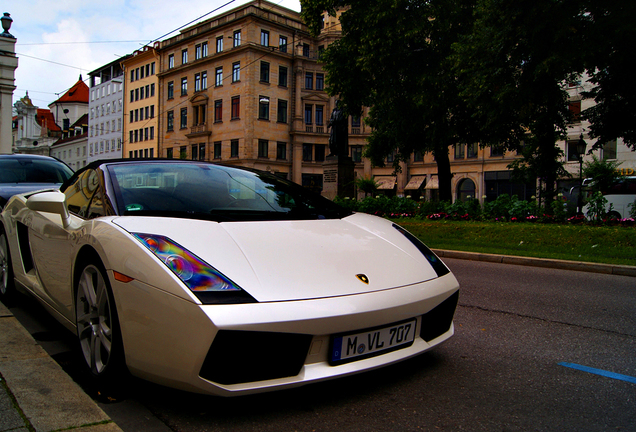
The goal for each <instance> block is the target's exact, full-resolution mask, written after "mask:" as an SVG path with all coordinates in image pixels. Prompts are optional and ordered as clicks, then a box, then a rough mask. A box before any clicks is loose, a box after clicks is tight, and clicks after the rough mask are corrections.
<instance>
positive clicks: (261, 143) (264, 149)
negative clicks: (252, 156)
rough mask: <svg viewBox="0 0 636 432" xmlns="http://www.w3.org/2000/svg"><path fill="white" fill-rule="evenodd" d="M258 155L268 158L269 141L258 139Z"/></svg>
mask: <svg viewBox="0 0 636 432" xmlns="http://www.w3.org/2000/svg"><path fill="white" fill-rule="evenodd" d="M258 157H259V158H264V159H267V158H268V157H269V141H267V140H262V139H259V140H258Z"/></svg>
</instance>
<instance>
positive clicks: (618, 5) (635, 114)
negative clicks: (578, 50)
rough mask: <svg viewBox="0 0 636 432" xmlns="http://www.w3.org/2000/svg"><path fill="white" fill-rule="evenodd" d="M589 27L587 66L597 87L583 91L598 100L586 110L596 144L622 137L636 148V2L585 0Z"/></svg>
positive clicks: (587, 34)
mask: <svg viewBox="0 0 636 432" xmlns="http://www.w3.org/2000/svg"><path fill="white" fill-rule="evenodd" d="M586 4H587V6H586V9H587V14H586V18H587V20H588V23H589V25H588V31H587V32H586V35H585V36H586V39H585V42H584V45H583V46H584V47H585V51H586V53H587V54H588V55H587V57H588V58H587V62H586V67H587V69H588V71H589V72H588V73H589V75H590V82H592V83H593V84H594V85H595V87H594V88H593V89H592V90H591V91H589V92H587V93H585V94H584V96H585V97H587V98H593V99H594V101H595V102H596V105H594V106H593V107H591V108H588V109H587V110H585V111H583V113H582V115H583V118H586V119H588V120H589V121H590V122H591V127H590V131H589V135H590V137H591V138H598V140H597V142H596V144H595V148H598V147H600V146H602V144H603V143H605V142H607V141H610V140H613V139H616V138H619V137H622V138H623V142H624V143H625V144H626V145H627V146H629V147H631V148H632V150H636V80H634V70H635V69H636V56H634V44H636V26H634V22H633V21H634V18H633V17H634V14H636V2H633V1H625V0H603V1H595V0H586Z"/></svg>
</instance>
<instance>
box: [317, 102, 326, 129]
mask: <svg viewBox="0 0 636 432" xmlns="http://www.w3.org/2000/svg"><path fill="white" fill-rule="evenodd" d="M323 110H324V107H323V106H322V105H316V126H322V125H323V124H324V123H323V121H324V119H323Z"/></svg>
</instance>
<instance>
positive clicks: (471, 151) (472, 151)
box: [466, 143, 479, 158]
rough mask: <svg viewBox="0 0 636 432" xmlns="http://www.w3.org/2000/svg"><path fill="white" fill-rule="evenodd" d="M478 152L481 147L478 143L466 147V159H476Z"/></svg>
mask: <svg viewBox="0 0 636 432" xmlns="http://www.w3.org/2000/svg"><path fill="white" fill-rule="evenodd" d="M477 150H479V146H478V145H477V143H472V144H468V145H467V146H466V157H467V158H476V157H477Z"/></svg>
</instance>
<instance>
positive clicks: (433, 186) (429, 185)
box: [424, 175, 439, 189]
mask: <svg viewBox="0 0 636 432" xmlns="http://www.w3.org/2000/svg"><path fill="white" fill-rule="evenodd" d="M424 189H439V179H438V178H437V176H436V175H434V176H431V181H430V182H428V183H426V186H424Z"/></svg>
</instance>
